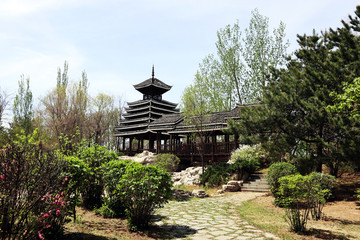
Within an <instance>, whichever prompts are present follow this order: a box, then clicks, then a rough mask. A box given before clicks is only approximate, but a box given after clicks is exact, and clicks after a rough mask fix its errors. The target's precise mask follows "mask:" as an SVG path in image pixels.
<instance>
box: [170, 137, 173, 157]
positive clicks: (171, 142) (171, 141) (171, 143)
mask: <svg viewBox="0 0 360 240" xmlns="http://www.w3.org/2000/svg"><path fill="white" fill-rule="evenodd" d="M169 145H170V149H169V150H170V153H173V136H172V134H170V139H169Z"/></svg>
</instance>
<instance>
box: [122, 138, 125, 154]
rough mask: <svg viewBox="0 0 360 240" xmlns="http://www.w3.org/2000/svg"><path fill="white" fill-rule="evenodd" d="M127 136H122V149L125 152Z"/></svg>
mask: <svg viewBox="0 0 360 240" xmlns="http://www.w3.org/2000/svg"><path fill="white" fill-rule="evenodd" d="M125 149H126V147H125V137H122V151H123V152H125Z"/></svg>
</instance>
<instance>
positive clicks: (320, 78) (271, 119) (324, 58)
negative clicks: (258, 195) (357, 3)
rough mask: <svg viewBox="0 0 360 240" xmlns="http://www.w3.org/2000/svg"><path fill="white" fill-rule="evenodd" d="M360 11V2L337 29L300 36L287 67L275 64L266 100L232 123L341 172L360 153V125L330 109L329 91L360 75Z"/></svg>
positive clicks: (281, 152) (283, 151) (281, 150)
mask: <svg viewBox="0 0 360 240" xmlns="http://www.w3.org/2000/svg"><path fill="white" fill-rule="evenodd" d="M359 14H360V7H358V8H357V11H356V15H357V17H355V18H352V17H350V19H351V21H350V25H349V24H347V23H345V22H343V25H344V26H343V27H342V28H339V29H337V30H332V29H330V31H329V32H323V33H322V34H321V35H319V34H316V33H315V32H314V33H313V35H311V36H307V35H303V36H298V43H299V45H300V49H298V50H297V51H296V52H295V58H293V59H290V60H289V61H288V63H287V65H286V67H287V68H286V69H281V70H276V69H273V71H272V75H271V77H270V78H269V84H268V85H267V87H266V91H265V92H264V97H263V100H262V104H260V105H259V106H256V107H249V108H247V109H246V110H245V111H244V114H242V121H240V123H234V122H233V123H230V124H229V125H230V127H231V128H232V129H233V130H234V131H235V132H238V134H240V135H243V136H244V135H245V134H247V135H248V136H251V137H252V139H249V138H248V140H250V141H257V142H262V143H263V145H264V147H265V148H268V149H267V150H269V151H270V152H271V151H274V150H275V151H276V152H278V154H277V156H279V158H280V156H281V157H285V156H287V158H293V157H303V159H307V160H308V161H312V162H316V163H317V165H318V169H317V170H321V165H322V164H323V163H325V164H327V165H328V167H329V168H330V170H331V174H332V175H335V176H337V175H338V174H339V169H340V168H341V167H342V166H344V165H346V164H347V163H348V162H349V161H352V159H353V158H354V157H356V156H358V153H359V150H358V148H357V147H356V146H358V144H359V134H358V133H359V129H358V128H350V127H347V126H349V124H348V123H347V121H349V119H347V118H343V117H341V116H335V115H332V114H330V113H329V111H328V110H327V109H328V106H329V105H330V106H332V105H333V104H334V98H332V97H329V95H330V94H331V93H332V92H336V93H340V94H341V93H342V92H343V89H342V84H345V83H349V82H352V81H353V79H354V78H352V76H354V75H355V76H356V75H357V76H359V75H360V70H359V68H358V67H356V66H359V64H360V61H359V60H360V59H359V58H358V57H357V56H358V54H359V53H360V41H359V36H358V34H357V33H356V31H359V30H360V28H359V26H360V24H359V21H358V16H359ZM355 20H356V21H355ZM350 76H351V77H350ZM245 138H246V136H245ZM278 160H280V159H278Z"/></svg>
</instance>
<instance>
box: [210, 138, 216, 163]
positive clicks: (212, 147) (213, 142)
mask: <svg viewBox="0 0 360 240" xmlns="http://www.w3.org/2000/svg"><path fill="white" fill-rule="evenodd" d="M215 144H216V135H215V133H213V134H212V136H211V152H212V155H211V161H212V162H214V161H215V150H216V147H215Z"/></svg>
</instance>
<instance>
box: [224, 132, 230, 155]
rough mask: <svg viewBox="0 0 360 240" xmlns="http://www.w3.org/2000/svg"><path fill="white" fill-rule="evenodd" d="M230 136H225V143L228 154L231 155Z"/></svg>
mask: <svg viewBox="0 0 360 240" xmlns="http://www.w3.org/2000/svg"><path fill="white" fill-rule="evenodd" d="M229 141H230V140H229V135H227V134H226V135H225V143H226V153H229V151H230V142H229Z"/></svg>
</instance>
